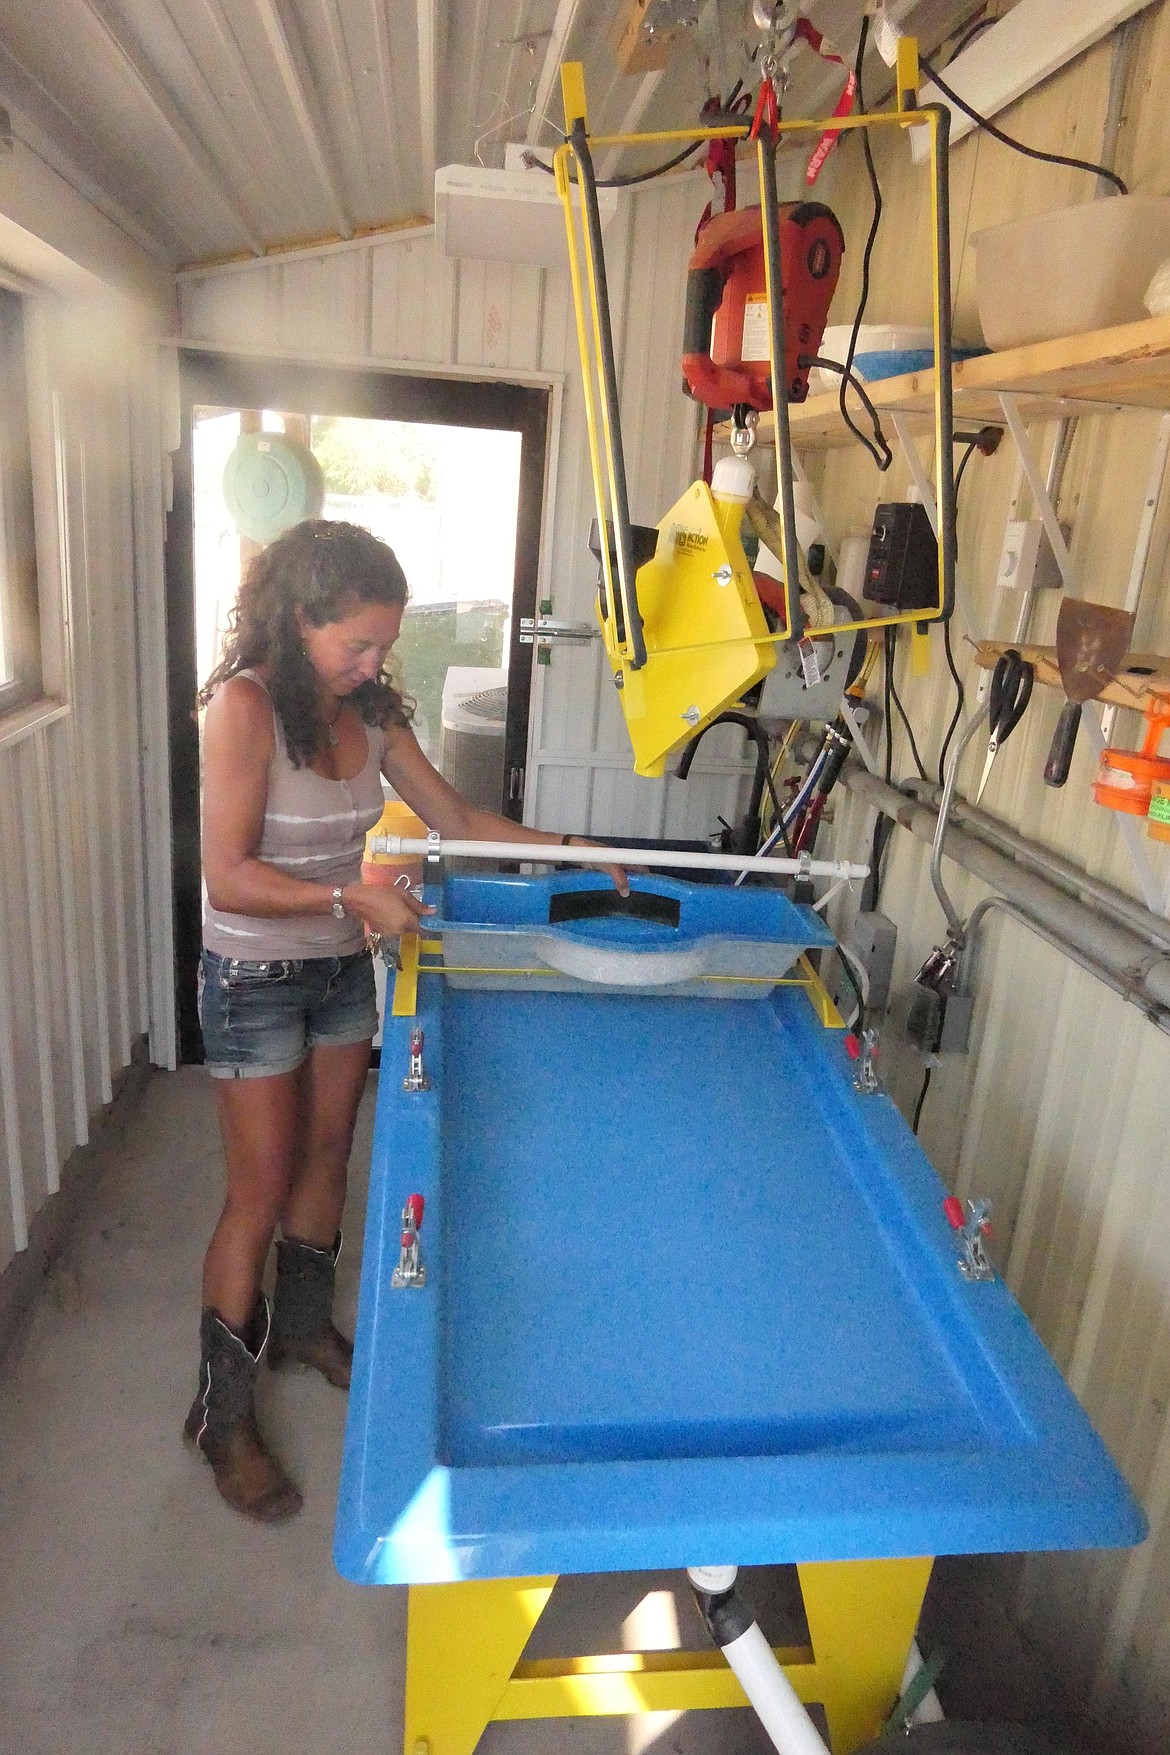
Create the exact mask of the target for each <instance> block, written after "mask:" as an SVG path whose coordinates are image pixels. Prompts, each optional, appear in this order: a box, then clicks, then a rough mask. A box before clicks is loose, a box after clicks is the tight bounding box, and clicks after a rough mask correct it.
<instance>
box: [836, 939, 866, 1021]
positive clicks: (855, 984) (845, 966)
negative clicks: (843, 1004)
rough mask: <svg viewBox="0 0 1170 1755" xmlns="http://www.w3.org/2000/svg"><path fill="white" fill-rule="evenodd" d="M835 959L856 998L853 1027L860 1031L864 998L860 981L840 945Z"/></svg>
mask: <svg viewBox="0 0 1170 1755" xmlns="http://www.w3.org/2000/svg"><path fill="white" fill-rule="evenodd" d="M837 961H838V962H839V963H840V965H841V968H842V970H843V972H844V975H845V979H846V981H848V983H849V985H850V987H851V988H852V989H853V994H854V998H855V999H856V1000H857V1018H856V1020H855V1022H854V1024H853V1028H854V1029H855V1030H857V1031H858V1032H860V1031H862V1030H864V1028H865V999H864V997H863V995H862V992H861V983H860V981H859V980H858V979H857V976H856V974H855V973H854V970H853V966H852V964H851V963H850V961H849V958H848V957H847V956H846V955H845V952H844V951H843V950H842V949H841V947H840V945H838V946H837Z"/></svg>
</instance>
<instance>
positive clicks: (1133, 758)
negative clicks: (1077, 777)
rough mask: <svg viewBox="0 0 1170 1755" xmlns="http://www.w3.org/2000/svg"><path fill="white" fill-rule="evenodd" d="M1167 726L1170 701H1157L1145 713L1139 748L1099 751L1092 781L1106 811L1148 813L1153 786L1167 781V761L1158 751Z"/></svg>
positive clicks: (1169, 775)
mask: <svg viewBox="0 0 1170 1755" xmlns="http://www.w3.org/2000/svg"><path fill="white" fill-rule="evenodd" d="M1168 727H1170V702H1167V701H1161V700H1160V701H1156V702H1155V703H1154V705H1153V706H1152V707H1151V708H1150V709H1149V711H1148V712H1147V714H1146V735H1145V741H1144V742H1143V744H1142V747H1141V749H1140V750H1109V749H1106V750H1102V751H1101V764H1100V766H1099V768H1098V769H1097V778H1096V780H1095V781H1094V782H1093V797H1094V798H1095V799H1096V800H1097V803H1098V804H1103V805H1104V806H1105V807H1106V809H1107V810H1120V811H1126V812H1128V814H1129V815H1130V816H1134V817H1144V816H1148V814H1149V809H1150V800H1151V797H1152V795H1153V790H1154V787H1155V786H1156V785H1157V784H1158V783H1159V782H1160V781H1167V780H1170V760H1168V759H1167V758H1166V757H1164V756H1160V755H1159V754H1158V745H1159V744H1160V743H1161V741H1162V734H1163V732H1165V731H1166V730H1167V728H1168Z"/></svg>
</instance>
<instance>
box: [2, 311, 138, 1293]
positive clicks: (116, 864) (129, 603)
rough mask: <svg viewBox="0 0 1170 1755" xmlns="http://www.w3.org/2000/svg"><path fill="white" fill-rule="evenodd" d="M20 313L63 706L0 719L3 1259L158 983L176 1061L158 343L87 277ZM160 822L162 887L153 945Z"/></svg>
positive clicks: (51, 643)
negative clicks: (164, 820) (157, 683)
mask: <svg viewBox="0 0 1170 1755" xmlns="http://www.w3.org/2000/svg"><path fill="white" fill-rule="evenodd" d="M26 332H27V353H28V363H29V382H30V412H31V424H32V435H31V436H32V448H33V460H34V500H35V514H36V522H37V564H38V573H39V579H40V593H41V634H42V642H43V648H44V672H45V688H46V692H47V693H49V694H52V695H54V696H56V697H58V698H59V699H60V700H61V701H63V702H64V703H67V707H66V709H65V710H62V711H59V712H58V713H57V714H56V716H47V717H46V716H42V717H41V718H40V719H39V722H38V723H36V724H35V725H34V726H33V727H32V728H31V729H29V728H28V727H27V725H26V724H25V716H21V715H14V716H12V717H10V718H8V719H5V720H0V1164H2V1165H3V1174H4V1181H3V1182H2V1183H0V1188H4V1189H5V1191H6V1197H5V1195H0V1271H2V1270H3V1268H4V1266H5V1265H6V1263H7V1262H8V1261H9V1260H10V1259H11V1257H12V1255H13V1254H14V1252H15V1251H17V1250H21V1249H23V1248H24V1247H25V1246H26V1244H27V1240H28V1226H29V1224H30V1223H31V1221H32V1219H33V1218H34V1217H35V1215H36V1213H37V1211H38V1210H39V1208H40V1207H41V1206H42V1205H43V1204H44V1202H45V1200H46V1199H47V1197H48V1196H49V1195H50V1194H52V1193H53V1192H54V1191H55V1190H56V1189H57V1187H58V1185H59V1174H60V1170H61V1167H62V1165H63V1164H64V1162H65V1160H66V1158H67V1157H68V1156H69V1154H70V1152H71V1151H72V1150H73V1148H74V1147H75V1146H76V1145H79V1144H83V1143H84V1142H85V1141H86V1140H87V1138H88V1134H89V1123H90V1118H91V1117H92V1116H93V1115H94V1114H95V1113H96V1111H97V1110H98V1109H100V1107H101V1106H102V1105H103V1104H104V1103H107V1102H109V1100H110V1097H111V1095H112V1089H113V1080H114V1077H115V1076H116V1074H117V1073H118V1072H119V1071H120V1070H121V1069H122V1068H123V1067H125V1066H127V1065H128V1064H129V1061H130V1057H131V1048H132V1045H133V1043H134V1041H135V1040H136V1039H137V1038H138V1037H139V1036H141V1035H142V1034H143V1033H144V1032H146V1031H148V1030H150V1028H151V1019H152V1013H151V1002H152V998H153V1000H154V1001H155V1003H156V1010H155V1014H154V1021H155V1029H154V1033H153V1037H152V1044H151V1046H152V1053H153V1054H154V1057H155V1058H156V1059H157V1060H160V1061H161V1062H162V1063H163V1064H167V1063H168V1061H169V1062H170V1063H171V1064H173V1025H170V1028H169V1030H168V1024H169V1017H170V1008H171V1005H172V1001H171V999H170V983H171V978H170V973H169V968H168V955H169V951H168V947H169V928H168V926H167V922H168V921H169V909H170V901H169V876H168V872H167V848H168V847H169V834H163V833H162V832H161V831H162V830H163V828H164V827H165V825H163V824H161V823H160V821H159V810H158V800H159V797H160V796H161V797H163V798H165V773H166V748H165V741H163V742H160V741H159V738H158V735H157V733H158V730H159V728H160V726H161V727H162V728H163V731H164V737H165V702H164V701H163V700H162V699H161V697H156V698H154V699H151V700H149V701H148V703H147V707H146V711H145V712H143V710H142V700H143V695H142V690H143V689H148V688H149V684H148V682H147V681H146V679H147V678H148V677H149V676H150V675H152V674H154V671H155V668H156V667H155V666H154V665H148V666H146V667H144V668H142V669H141V670H140V663H139V659H140V652H141V651H142V650H143V648H144V646H145V647H150V646H151V645H152V644H153V650H154V652H155V653H158V652H160V651H161V647H160V646H159V644H158V635H159V631H160V629H161V618H162V605H161V587H162V569H161V528H162V499H161V486H160V484H161V475H160V466H159V451H158V444H157V439H158V420H157V391H156V389H155V387H154V386H155V376H156V374H155V368H154V353H153V347H152V344H151V342H150V341H149V339H148V337H147V336H146V335H145V334H144V333H142V332H141V331H140V330H139V329H138V328H137V326H136V323H135V321H134V320H133V319H132V318H131V317H130V316H129V315H128V310H127V308H126V307H123V306H122V305H120V304H118V303H116V302H115V301H113V300H110V301H109V302H108V303H102V302H100V301H99V300H98V299H97V297H96V295H95V299H94V300H93V301H87V302H86V303H85V304H84V305H83V304H81V303H80V301H78V302H77V303H69V302H65V301H63V300H60V299H58V298H57V297H55V296H53V295H50V294H44V295H40V294H31V295H30V296H29V297H28V298H27V300H26ZM136 496H137V497H136ZM139 585H141V586H142V589H141V590H140V589H139V588H138V587H139ZM140 678H141V680H140ZM160 778H161V786H162V790H161V793H160V792H159V782H160ZM151 822H152V823H153V824H154V826H155V830H156V833H155V836H154V845H153V847H152V853H151V859H150V865H151V880H150V881H151V886H152V888H153V890H154V893H155V894H156V895H157V894H159V893H161V895H162V896H163V897H164V898H165V899H166V907H165V912H164V913H163V914H162V915H160V916H158V917H157V918H156V919H155V923H154V929H153V930H154V936H155V940H156V942H155V955H154V956H153V957H152V956H151V954H150V953H149V952H148V944H147V939H148V931H147V916H148V900H147V898H148V883H147V864H148V861H147V856H146V849H145V846H144V839H145V834H146V825H147V823H151ZM160 933H161V938H159V936H158V935H159V934H160Z"/></svg>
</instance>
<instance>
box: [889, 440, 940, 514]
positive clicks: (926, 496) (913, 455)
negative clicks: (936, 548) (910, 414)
mask: <svg viewBox="0 0 1170 1755" xmlns="http://www.w3.org/2000/svg"><path fill="white" fill-rule="evenodd" d="M890 425H891V426H892V427H893V429H894V431H895V433H896V434H897V435H898V443H899V445H901V447H902V450H903V452H904V453H905V457H906V461H907V463H908V464H909V465H910V474H911V476H912V478H913V481H914V486H915V487H916V488H917V489H918V497H919V499H920V500H921V501H922V504H923V507H924V509H925V511H926V516H927V517H928V518H929V520H930V528H931V529H932V530H933V531H934V539H935V541H936V542H937V541H938V505H937V503H936V501H935V497H934V483H933V482H932V481H931V479H930V477H929V475H927V473H926V470H925V469H924V468H923V465H922V458H921V457H920V456H919V454H918V446H917V445H916V444H915V442H914V434H913V433H912V432H911V431H910V425H909V422H908V421H907V419H906V416H905V415H904V414H891V415H890Z"/></svg>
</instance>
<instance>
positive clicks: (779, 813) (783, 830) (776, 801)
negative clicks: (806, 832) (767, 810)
mask: <svg viewBox="0 0 1170 1755" xmlns="http://www.w3.org/2000/svg"><path fill="white" fill-rule="evenodd" d="M766 783H767V787H768V797H769V798H770V799H771V800H772V814H773V816H774V817H775V819H776V822H777V824H778V825H779V828H780V842H781V845H782V846H783V848H784V855H785V858H787V859H791V858H792V857H793V852H792V841H791V838H790V836H789V834H788V829H787V827H786V825H785V822H784V806H783V805H782V804H781V802H780V794H779V793H778V792H777V790H776V782H775V781H774V780H773V778H772V770H771V768H768V769H767V771H766Z"/></svg>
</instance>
